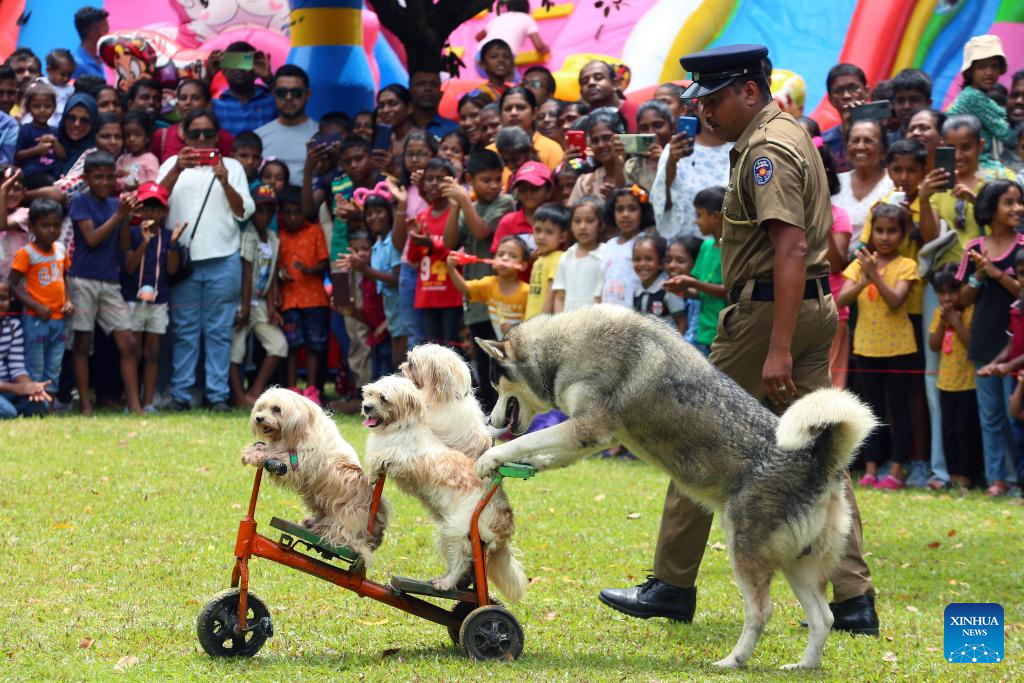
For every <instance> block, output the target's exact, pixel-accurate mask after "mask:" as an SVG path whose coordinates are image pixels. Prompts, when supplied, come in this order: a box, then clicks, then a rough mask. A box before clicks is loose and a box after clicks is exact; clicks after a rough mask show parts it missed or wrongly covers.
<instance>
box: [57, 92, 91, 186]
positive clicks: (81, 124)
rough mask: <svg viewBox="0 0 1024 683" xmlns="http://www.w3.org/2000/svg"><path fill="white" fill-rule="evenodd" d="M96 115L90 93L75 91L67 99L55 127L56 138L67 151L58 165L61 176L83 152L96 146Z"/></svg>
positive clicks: (73, 164)
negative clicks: (58, 123)
mask: <svg viewBox="0 0 1024 683" xmlns="http://www.w3.org/2000/svg"><path fill="white" fill-rule="evenodd" d="M97 116H99V108H98V107H97V106H96V100H94V99H93V97H92V95H87V94H85V93H76V94H74V95H72V96H71V97H70V99H68V102H67V105H66V106H65V107H64V115H63V116H62V117H61V119H60V125H59V126H58V127H57V139H58V140H59V141H60V144H61V145H63V146H64V150H65V151H66V152H67V156H66V157H65V158H64V162H63V163H62V164H61V167H60V174H61V176H66V175H68V173H69V171H71V169H72V168H73V167H74V166H75V164H76V163H78V160H79V158H80V157H83V156H84V152H85V151H86V150H88V149H90V148H92V147H95V146H96V138H95V134H96V117H97Z"/></svg>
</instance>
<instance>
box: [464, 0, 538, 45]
mask: <svg viewBox="0 0 1024 683" xmlns="http://www.w3.org/2000/svg"><path fill="white" fill-rule="evenodd" d="M527 38H529V39H530V42H531V43H533V47H534V49H535V50H537V52H539V53H540V54H542V55H543V54H547V53H548V52H550V51H551V50H550V48H549V47H548V46H547V45H546V44H545V43H544V39H543V38H541V37H540V28H538V27H537V22H536V21H534V20H533V17H532V16H530V0H508V4H507V5H506V6H505V11H504V12H502V13H501V14H499V15H498V16H496V17H494V18H493V19H491V20H490V21H488V22H487V26H485V27H484V28H483V30H481V31H480V32H478V33H477V34H476V39H477V42H478V43H479V45H478V46H477V51H478V52H479V49H480V46H482V45H483V44H484V43H486V42H489V41H492V40H495V39H500V40H504V41H505V42H506V43H508V45H509V47H510V48H512V50H513V51H514V52H518V51H519V48H521V47H522V46H523V43H525V42H526V39H527Z"/></svg>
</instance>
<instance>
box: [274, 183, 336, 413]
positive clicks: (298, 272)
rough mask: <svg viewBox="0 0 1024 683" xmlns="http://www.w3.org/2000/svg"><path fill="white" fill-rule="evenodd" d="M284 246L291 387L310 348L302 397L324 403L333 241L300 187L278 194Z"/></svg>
mask: <svg viewBox="0 0 1024 683" xmlns="http://www.w3.org/2000/svg"><path fill="white" fill-rule="evenodd" d="M277 203H278V206H279V207H280V225H281V234H280V239H281V244H280V246H279V247H278V257H277V262H278V276H279V277H280V279H281V281H282V284H281V316H282V317H283V318H284V336H285V338H286V339H287V340H288V374H287V377H288V386H290V387H292V388H293V389H294V390H295V391H298V389H296V388H295V387H296V385H297V384H298V381H299V354H300V352H301V351H302V349H303V348H304V349H305V350H306V389H305V391H303V392H302V395H303V396H305V397H306V398H308V399H310V400H312V401H313V402H314V403H316V404H317V405H320V392H319V390H318V389H317V386H318V383H319V381H320V355H321V354H322V353H323V352H324V351H326V350H327V335H328V331H329V330H330V327H329V320H330V310H331V309H330V302H329V301H328V299H327V291H326V290H325V289H324V273H325V272H326V271H327V267H328V254H327V240H325V239H324V232H323V230H322V229H321V228H320V226H319V225H318V224H316V223H307V222H306V217H305V215H304V214H303V213H302V190H300V189H299V188H298V187H296V186H294V185H289V186H287V187H285V188H284V189H283V190H281V191H280V192H279V193H278V196H277Z"/></svg>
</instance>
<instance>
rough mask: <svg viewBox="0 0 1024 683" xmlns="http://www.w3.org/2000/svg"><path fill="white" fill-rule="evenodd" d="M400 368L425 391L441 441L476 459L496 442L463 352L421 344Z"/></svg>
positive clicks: (429, 416) (432, 425)
mask: <svg viewBox="0 0 1024 683" xmlns="http://www.w3.org/2000/svg"><path fill="white" fill-rule="evenodd" d="M400 369H401V371H402V374H403V375H405V376H406V377H408V378H409V379H410V380H412V383H413V384H415V385H416V388H417V389H419V390H420V391H421V392H423V401H424V403H425V404H426V408H427V424H428V425H429V426H430V430H431V431H432V432H434V435H435V436H436V437H437V438H438V439H440V440H441V443H443V444H444V445H446V446H448V447H449V448H451V449H452V450H456V451H459V452H460V453H465V454H466V455H467V456H469V457H470V458H473V459H474V460H476V459H477V458H479V457H480V454H481V453H483V452H484V451H486V450H487V449H488V448H490V447H491V446H492V445H493V439H492V438H491V434H490V432H489V431H488V430H487V418H486V417H484V413H483V411H482V410H481V409H480V404H479V403H477V400H476V397H475V396H474V395H473V383H472V378H471V376H470V374H469V366H468V365H466V361H464V360H463V359H462V356H460V355H459V354H457V353H455V352H454V351H452V350H451V349H449V348H447V347H445V346H440V345H438V344H420V345H419V346H417V347H415V348H413V349H412V350H411V351H409V355H408V356H407V360H406V361H405V362H404V363H402V367H401V368H400ZM486 379H487V378H486V377H483V378H481V381H485V380H486Z"/></svg>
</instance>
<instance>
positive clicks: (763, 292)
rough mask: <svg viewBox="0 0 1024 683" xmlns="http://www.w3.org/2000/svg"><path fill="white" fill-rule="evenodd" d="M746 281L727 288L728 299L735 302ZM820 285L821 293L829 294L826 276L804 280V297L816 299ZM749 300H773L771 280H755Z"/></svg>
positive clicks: (772, 283) (773, 287) (773, 284)
mask: <svg viewBox="0 0 1024 683" xmlns="http://www.w3.org/2000/svg"><path fill="white" fill-rule="evenodd" d="M746 284H747V283H746V282H741V283H740V284H738V285H736V286H735V287H733V288H732V289H730V290H729V301H731V302H732V303H736V302H737V301H739V300H740V296H741V295H742V294H743V287H744V286H745V285H746ZM819 286H820V287H821V293H822V295H825V294H831V293H832V289H831V288H830V287H829V286H828V276H822V277H819V278H815V279H813V280H806V281H805V282H804V296H803V298H804V299H817V298H818V287H819ZM750 300H751V301H775V283H774V282H773V281H772V280H767V281H762V282H755V283H754V288H753V290H751V292H750Z"/></svg>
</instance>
